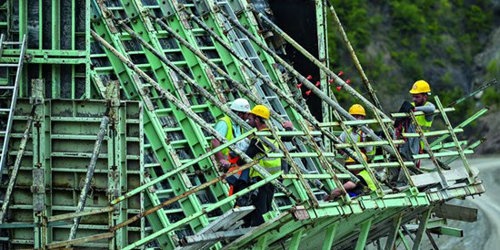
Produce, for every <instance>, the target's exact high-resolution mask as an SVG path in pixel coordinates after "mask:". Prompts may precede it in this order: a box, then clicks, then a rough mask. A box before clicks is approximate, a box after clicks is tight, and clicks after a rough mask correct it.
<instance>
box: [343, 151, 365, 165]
mask: <svg viewBox="0 0 500 250" xmlns="http://www.w3.org/2000/svg"><path fill="white" fill-rule="evenodd" d="M361 156H362V157H363V160H365V161H367V158H366V155H365V154H364V153H361ZM355 162H356V160H354V159H353V158H352V157H350V156H349V158H347V160H345V163H355Z"/></svg>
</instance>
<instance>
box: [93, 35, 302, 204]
mask: <svg viewBox="0 0 500 250" xmlns="http://www.w3.org/2000/svg"><path fill="white" fill-rule="evenodd" d="M91 34H92V37H94V39H96V40H97V41H98V42H99V43H101V44H102V45H103V46H104V47H105V48H107V49H108V50H110V51H111V52H112V53H113V54H114V55H115V56H116V57H117V58H118V59H120V60H121V61H122V62H123V63H124V64H125V65H127V67H129V68H130V69H132V70H133V71H134V72H136V73H137V74H139V76H141V77H142V78H144V80H146V81H147V82H148V83H150V84H151V85H152V86H153V87H154V88H155V89H156V90H157V91H158V92H160V93H161V94H162V97H165V98H166V99H168V100H169V101H170V102H172V104H174V105H175V106H176V107H177V108H179V109H180V110H182V111H183V112H184V113H185V114H186V115H187V116H188V117H189V118H191V119H192V120H193V121H194V122H196V123H197V124H198V125H199V126H200V127H201V128H203V129H205V130H206V131H207V132H208V133H210V134H211V135H213V136H214V137H215V138H217V139H218V140H219V141H221V142H222V143H226V142H227V140H226V138H224V137H223V136H222V135H220V134H219V133H218V132H217V131H216V130H215V129H213V128H212V127H210V126H208V125H207V123H206V122H205V120H203V119H202V118H201V117H200V116H198V115H197V114H196V113H194V112H193V111H192V110H191V109H190V108H189V107H188V106H186V105H185V104H183V103H182V102H181V101H180V100H178V99H177V98H176V97H175V96H173V95H172V94H171V93H169V92H168V91H165V90H164V89H162V88H161V86H160V85H159V84H158V83H157V82H156V81H155V80H153V79H152V78H151V77H150V76H148V75H147V74H146V73H145V72H144V71H142V70H141V69H139V67H137V66H136V65H135V64H134V63H132V62H131V61H130V60H129V59H128V58H126V57H125V56H124V55H122V54H121V53H120V52H118V51H117V50H116V49H114V48H113V46H111V44H109V43H108V42H107V41H106V40H104V39H103V38H102V37H100V36H99V35H98V34H97V33H96V32H95V31H93V30H91ZM136 84H138V85H139V86H138V87H139V88H142V86H141V85H142V83H141V82H136ZM230 149H231V150H233V151H234V152H235V153H236V154H238V155H239V156H241V157H242V159H243V160H245V162H247V163H248V162H252V159H251V158H250V157H248V156H247V155H246V154H245V153H244V152H242V151H241V150H240V149H239V148H237V147H236V146H233V145H231V146H230ZM253 168H254V169H255V170H256V171H257V172H259V173H260V174H261V175H262V176H264V177H269V176H271V175H270V174H269V172H268V171H267V170H266V169H264V168H263V167H262V166H260V165H259V164H255V165H254V166H253ZM273 184H274V185H275V186H276V187H278V188H279V189H280V191H282V192H283V193H285V194H286V195H287V196H289V197H292V198H293V199H294V200H296V201H298V200H297V199H296V197H295V196H294V195H293V194H291V193H290V192H289V191H288V190H287V189H286V187H285V186H284V185H283V184H282V183H281V182H279V181H277V180H273Z"/></svg>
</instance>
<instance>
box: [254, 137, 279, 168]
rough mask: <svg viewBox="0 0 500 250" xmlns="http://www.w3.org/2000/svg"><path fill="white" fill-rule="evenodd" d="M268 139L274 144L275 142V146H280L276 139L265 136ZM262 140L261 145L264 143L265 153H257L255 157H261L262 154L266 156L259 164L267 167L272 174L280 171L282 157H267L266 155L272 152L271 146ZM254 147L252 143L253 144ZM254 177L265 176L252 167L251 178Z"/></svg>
mask: <svg viewBox="0 0 500 250" xmlns="http://www.w3.org/2000/svg"><path fill="white" fill-rule="evenodd" d="M265 138H266V139H267V140H268V141H270V142H271V143H272V144H274V146H275V147H276V148H279V147H278V142H277V141H276V140H274V139H270V138H268V137H265ZM259 142H260V145H262V146H263V147H264V152H265V154H264V153H258V154H256V155H255V158H260V157H262V156H264V158H262V159H261V160H260V161H259V165H260V166H262V167H263V168H265V169H266V170H267V171H268V172H269V173H270V174H275V173H277V172H279V171H280V170H281V158H269V157H266V156H265V155H267V153H270V152H271V148H269V147H268V146H267V145H266V144H265V143H264V142H262V141H259ZM253 146H255V145H253ZM251 147H252V145H251ZM253 177H261V178H264V177H263V176H262V175H261V174H260V173H259V172H257V171H255V169H253V168H251V169H250V178H253Z"/></svg>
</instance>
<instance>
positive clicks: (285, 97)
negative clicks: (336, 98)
mask: <svg viewBox="0 0 500 250" xmlns="http://www.w3.org/2000/svg"><path fill="white" fill-rule="evenodd" d="M157 22H158V23H159V24H160V25H161V26H162V27H163V28H165V29H166V30H167V31H168V32H170V33H171V34H172V35H173V36H175V37H176V38H177V39H178V40H179V41H180V42H181V43H182V44H183V45H184V46H186V47H187V48H188V49H190V50H191V51H192V52H193V53H195V54H196V55H197V56H198V57H200V58H201V59H202V60H203V61H204V62H205V63H207V64H208V65H209V66H211V67H212V68H214V69H215V70H216V71H217V73H219V74H221V75H222V76H224V77H226V79H227V80H228V81H231V82H232V83H233V84H234V85H235V86H237V87H238V89H243V90H245V91H246V92H248V95H246V96H247V97H249V98H250V99H251V100H257V101H258V98H257V97H255V95H254V94H253V93H252V92H251V91H248V89H247V88H246V87H245V86H243V84H241V83H239V82H237V81H235V80H233V79H231V78H230V76H229V75H228V74H227V73H226V72H224V71H223V70H222V69H221V68H220V67H218V66H217V65H215V64H214V63H212V62H210V60H209V59H208V58H207V57H206V56H205V55H203V54H202V53H200V52H199V51H198V50H196V49H195V48H193V47H192V46H191V45H190V44H189V43H188V42H187V41H186V40H184V39H183V38H182V37H180V36H179V35H177V34H176V32H175V31H174V30H172V29H171V28H169V27H168V26H167V25H166V24H165V23H164V22H162V21H161V20H159V19H157ZM128 31H131V30H128ZM131 32H133V31H131ZM212 32H213V31H212ZM212 35H216V34H212ZM218 41H219V42H223V41H220V40H218ZM144 45H145V46H146V47H149V48H150V50H152V52H153V53H154V54H155V55H157V56H158V57H159V58H160V59H161V60H162V61H163V62H165V63H166V64H167V65H168V66H169V67H171V68H174V69H175V68H177V67H176V66H175V65H174V64H173V63H171V62H170V61H169V60H168V59H167V58H166V57H165V56H163V55H161V54H159V53H158V52H157V51H153V48H151V46H149V45H146V44H144ZM224 47H226V49H228V50H231V51H232V52H231V53H232V54H233V55H234V56H236V57H237V58H238V59H239V60H240V61H241V62H243V63H244V64H245V66H246V67H248V68H249V69H252V72H253V73H255V74H256V75H257V76H258V77H259V78H260V79H262V80H264V81H265V82H266V84H267V86H269V87H270V88H271V89H272V90H273V91H275V92H276V93H277V94H278V95H279V96H280V97H282V98H283V99H284V100H285V102H287V103H288V104H290V105H291V106H292V107H294V108H295V109H296V110H297V111H298V112H299V113H300V114H301V115H303V117H305V118H306V119H307V120H308V121H310V122H311V123H315V124H318V123H319V122H318V121H317V120H316V119H315V118H314V117H313V116H312V115H311V114H310V113H308V112H306V110H305V109H303V108H301V107H300V105H298V104H297V103H296V102H295V101H293V99H291V98H290V97H288V96H287V95H286V94H285V93H283V91H281V90H280V88H278V87H277V86H276V85H275V84H274V83H272V82H271V81H269V80H267V79H266V77H264V76H263V75H262V74H261V73H260V72H258V71H256V70H255V69H254V68H253V67H252V66H251V65H249V64H248V62H246V61H245V60H244V59H243V58H241V57H240V56H238V55H237V54H236V52H234V51H233V50H232V49H230V48H229V46H227V44H226V43H224ZM177 71H178V73H179V74H180V75H181V76H183V77H184V78H185V79H186V80H187V81H188V82H189V83H190V84H191V85H192V86H194V87H195V88H197V89H198V90H199V91H200V92H201V93H202V94H203V95H204V96H205V97H207V98H208V99H209V100H211V102H212V103H214V104H215V105H216V106H218V107H219V108H221V109H223V111H224V112H227V113H228V114H229V113H233V112H232V111H230V110H229V109H227V108H226V107H225V106H224V105H218V104H217V103H216V102H218V101H217V100H216V99H215V98H214V97H213V96H212V95H211V94H210V93H208V92H207V91H206V90H205V89H203V88H201V87H200V86H199V85H198V84H196V82H194V81H193V80H192V79H190V78H189V77H188V76H187V75H185V74H184V73H183V72H182V71H180V70H176V72H177ZM254 102H255V101H254ZM256 103H259V102H256ZM271 114H272V116H273V118H275V119H277V120H278V121H280V122H283V121H284V119H283V118H282V117H281V116H280V115H279V114H278V113H277V112H276V111H274V110H273V109H271ZM235 116H236V115H235ZM231 118H232V117H231ZM235 118H237V119H235V121H237V123H238V124H239V125H240V126H242V127H244V128H247V127H249V126H248V124H247V123H246V122H244V121H243V120H241V119H240V118H239V117H237V116H236V117H235ZM240 122H243V123H242V124H240ZM318 128H319V129H320V130H321V131H322V132H323V133H324V134H327V135H328V136H330V137H334V135H333V134H331V133H329V132H328V131H326V130H325V129H323V128H321V127H319V126H318ZM247 129H248V128H247ZM315 149H316V150H317V151H318V152H319V150H318V149H317V148H315ZM348 150H349V149H348ZM320 155H321V154H320ZM320 157H322V156H320ZM323 162H324V163H325V166H326V167H328V166H330V165H329V161H327V160H326V159H325V160H324V161H323ZM333 164H334V165H335V167H336V168H337V169H339V170H341V171H342V172H343V173H346V174H349V175H350V176H351V178H353V179H354V180H356V177H355V176H354V175H353V174H352V173H351V172H349V171H348V170H347V169H345V168H344V167H343V166H342V165H341V164H339V163H338V162H336V161H334V162H333ZM330 172H331V171H330ZM332 174H333V172H332ZM332 177H333V178H334V179H336V178H335V177H334V175H333V176H332ZM337 184H340V182H338V183H337Z"/></svg>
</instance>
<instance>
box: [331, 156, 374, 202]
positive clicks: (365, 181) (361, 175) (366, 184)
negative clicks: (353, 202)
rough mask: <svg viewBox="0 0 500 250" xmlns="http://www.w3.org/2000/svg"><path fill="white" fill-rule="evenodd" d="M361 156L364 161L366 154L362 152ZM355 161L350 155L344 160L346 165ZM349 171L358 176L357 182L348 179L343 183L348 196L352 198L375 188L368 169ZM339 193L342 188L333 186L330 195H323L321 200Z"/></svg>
mask: <svg viewBox="0 0 500 250" xmlns="http://www.w3.org/2000/svg"><path fill="white" fill-rule="evenodd" d="M362 156H363V159H364V160H365V161H366V155H365V154H362ZM356 163H357V162H356V161H355V160H354V159H353V158H352V157H349V158H347V160H346V161H345V165H346V166H349V165H354V164H356ZM351 172H352V173H353V174H355V175H356V177H358V179H359V182H358V183H354V182H353V181H350V180H349V181H347V182H346V183H344V189H345V191H346V192H347V193H348V194H349V196H350V197H352V198H354V197H356V196H359V195H363V194H367V193H370V192H372V191H375V190H377V187H376V186H375V183H374V182H373V179H372V178H371V177H370V174H369V173H368V171H366V169H363V170H361V171H359V170H353V171H351ZM341 195H343V192H342V190H341V189H340V188H335V189H334V190H332V192H331V193H330V195H327V196H325V198H324V199H323V200H325V201H331V200H334V199H335V198H337V197H339V196H341Z"/></svg>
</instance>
